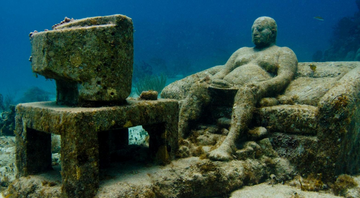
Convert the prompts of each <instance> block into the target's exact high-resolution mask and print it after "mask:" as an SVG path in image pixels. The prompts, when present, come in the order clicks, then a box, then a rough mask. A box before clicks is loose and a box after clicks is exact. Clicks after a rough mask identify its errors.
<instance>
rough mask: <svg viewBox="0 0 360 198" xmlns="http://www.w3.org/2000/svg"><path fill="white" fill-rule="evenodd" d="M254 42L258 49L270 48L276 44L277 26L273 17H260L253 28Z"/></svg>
mask: <svg viewBox="0 0 360 198" xmlns="http://www.w3.org/2000/svg"><path fill="white" fill-rule="evenodd" d="M251 32H252V42H253V43H254V44H255V46H256V47H257V48H263V47H268V46H270V45H273V44H275V43H276V35H277V25H276V22H275V20H274V19H273V18H271V17H259V18H257V19H256V20H255V21H254V24H253V26H252V27H251Z"/></svg>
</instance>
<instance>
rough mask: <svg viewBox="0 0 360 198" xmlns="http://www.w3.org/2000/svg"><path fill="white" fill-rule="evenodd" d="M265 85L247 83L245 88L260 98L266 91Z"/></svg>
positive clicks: (261, 83)
mask: <svg viewBox="0 0 360 198" xmlns="http://www.w3.org/2000/svg"><path fill="white" fill-rule="evenodd" d="M266 85H267V84H266V83H264V82H257V83H248V84H246V85H245V86H246V87H247V88H249V89H251V91H252V92H253V93H254V94H255V95H257V96H260V97H262V95H264V94H265V92H266V91H267V86H266Z"/></svg>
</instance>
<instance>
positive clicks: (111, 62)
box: [30, 15, 133, 106]
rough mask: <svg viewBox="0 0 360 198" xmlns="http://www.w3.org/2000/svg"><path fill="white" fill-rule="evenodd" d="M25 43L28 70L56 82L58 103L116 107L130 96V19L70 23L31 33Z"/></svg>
mask: <svg viewBox="0 0 360 198" xmlns="http://www.w3.org/2000/svg"><path fill="white" fill-rule="evenodd" d="M30 40H31V44H32V53H31V56H32V58H31V61H32V70H33V72H35V73H38V74H41V75H43V76H45V77H46V78H51V79H55V80H56V81H57V86H58V89H57V91H58V97H57V99H58V103H60V104H70V105H80V106H82V105H87V104H88V103H86V102H94V101H99V102H118V103H120V102H123V101H124V100H125V99H126V98H127V97H128V96H129V94H130V92H131V79H132V75H131V74H132V70H133V24H132V20H131V19H130V18H128V17H126V16H123V15H112V16H106V17H93V18H86V19H81V20H75V21H72V22H69V23H66V24H63V25H60V26H57V27H56V28H55V30H51V31H44V32H39V33H33V34H32V35H31V37H30ZM73 92H78V93H77V94H74V93H73ZM69 94H70V96H69V97H67V96H66V95H69ZM84 103H85V104H84Z"/></svg>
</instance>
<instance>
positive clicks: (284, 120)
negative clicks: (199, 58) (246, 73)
mask: <svg viewBox="0 0 360 198" xmlns="http://www.w3.org/2000/svg"><path fill="white" fill-rule="evenodd" d="M220 68H221V66H216V67H213V68H210V69H208V70H205V71H202V72H199V73H196V74H193V75H191V76H188V77H186V78H184V79H182V80H179V81H176V82H174V83H172V84H170V85H169V86H167V87H165V89H164V90H163V92H162V93H161V96H162V97H163V98H175V99H178V100H182V99H184V98H185V97H186V94H187V93H188V91H189V89H190V86H191V85H192V84H193V83H194V82H195V81H196V80H199V79H202V78H204V77H205V76H206V75H208V74H210V75H212V74H214V73H216V72H217V71H218V70H220ZM215 91H216V90H215ZM228 93H229V94H227V95H224V94H219V95H221V96H222V97H223V98H232V97H234V91H230V92H228ZM359 97H360V62H303V63H299V64H298V70H297V73H296V76H295V79H294V80H293V81H292V82H291V83H290V85H289V86H288V87H287V89H286V90H285V91H284V92H283V93H279V95H278V96H277V97H274V98H265V99H263V100H262V101H261V102H260V103H259V104H258V106H257V110H256V111H255V115H254V119H253V122H252V123H251V126H249V127H257V126H262V127H265V128H266V129H267V130H268V131H269V132H270V133H269V135H268V137H269V138H270V140H271V143H272V145H273V147H274V149H275V150H276V151H277V152H279V154H281V156H284V157H287V158H288V159H289V160H290V161H291V162H292V164H293V165H294V166H296V168H297V170H298V171H299V172H301V173H303V174H307V175H309V174H312V173H316V174H317V173H319V174H321V176H322V180H324V181H330V182H331V181H334V179H335V176H336V175H339V174H342V173H346V174H356V173H359V172H360V155H359V151H360V141H359V139H360V133H359V131H360V125H359V123H360V112H359V111H360V110H359V108H358V107H359V105H360V102H359V100H358V98H359ZM222 101H223V102H222ZM229 101H231V100H230V99H229V100H224V99H222V100H221V101H220V102H219V101H217V102H216V101H212V104H211V106H210V107H209V108H207V109H205V111H206V113H205V114H206V115H208V116H207V118H206V119H205V120H206V122H207V123H210V124H216V119H218V118H221V117H227V118H230V114H229V113H231V106H229ZM221 103H223V104H221ZM225 103H226V104H225ZM224 112H225V113H224ZM209 115H211V116H212V118H211V119H209ZM209 120H210V121H209ZM200 121H203V122H205V121H204V119H202V120H200ZM218 131H223V132H222V133H225V134H226V130H225V132H224V130H223V129H218ZM244 138H245V137H242V140H244ZM218 139H219V141H221V138H218ZM245 140H246V138H245ZM189 141H191V140H189ZM195 144H196V143H195Z"/></svg>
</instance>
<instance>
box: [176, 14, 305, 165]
mask: <svg viewBox="0 0 360 198" xmlns="http://www.w3.org/2000/svg"><path fill="white" fill-rule="evenodd" d="M251 30H252V42H253V43H254V44H255V47H251V48H250V47H243V48H240V49H238V50H237V51H235V52H234V53H233V54H232V55H231V57H230V58H229V60H228V61H227V62H226V64H225V65H224V66H223V68H222V69H221V70H220V71H219V72H218V73H216V74H215V75H213V76H207V77H205V78H204V79H202V80H200V81H197V82H195V83H194V84H193V85H192V86H191V88H190V91H189V94H188V95H187V97H186V98H185V100H184V103H183V104H182V107H181V109H180V120H179V134H181V135H182V137H184V138H185V137H186V136H187V134H188V133H189V132H188V131H189V121H190V122H191V121H194V120H197V119H198V118H199V116H200V114H201V111H202V109H203V108H204V106H206V105H207V104H209V103H210V100H211V99H210V97H211V96H210V94H209V91H208V90H209V88H220V89H221V88H232V89H237V93H236V95H235V98H234V105H233V109H232V115H231V124H230V130H229V133H228V135H227V137H226V138H225V140H224V141H223V142H222V143H221V145H220V146H219V147H218V148H217V149H215V150H213V151H211V152H210V153H209V158H210V159H212V160H221V161H227V160H230V159H232V155H231V154H232V152H233V151H234V149H235V148H236V146H235V141H236V140H237V138H238V137H240V136H242V135H244V134H245V132H246V131H247V130H248V128H247V125H248V124H249V122H250V121H251V119H252V116H253V111H254V109H255V105H256V103H257V102H259V101H260V99H261V98H263V97H269V96H275V95H277V94H279V93H280V92H281V91H282V90H284V89H285V88H286V87H287V85H288V84H289V83H290V81H291V80H292V78H293V77H294V75H295V72H296V69H297V63H298V61H297V58H296V55H295V53H294V52H293V51H292V50H291V49H289V48H287V47H278V46H277V45H276V44H275V42H276V35H277V25H276V22H275V20H274V19H272V18H270V17H259V18H258V19H256V20H255V22H254V24H253V26H252V28H251Z"/></svg>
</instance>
